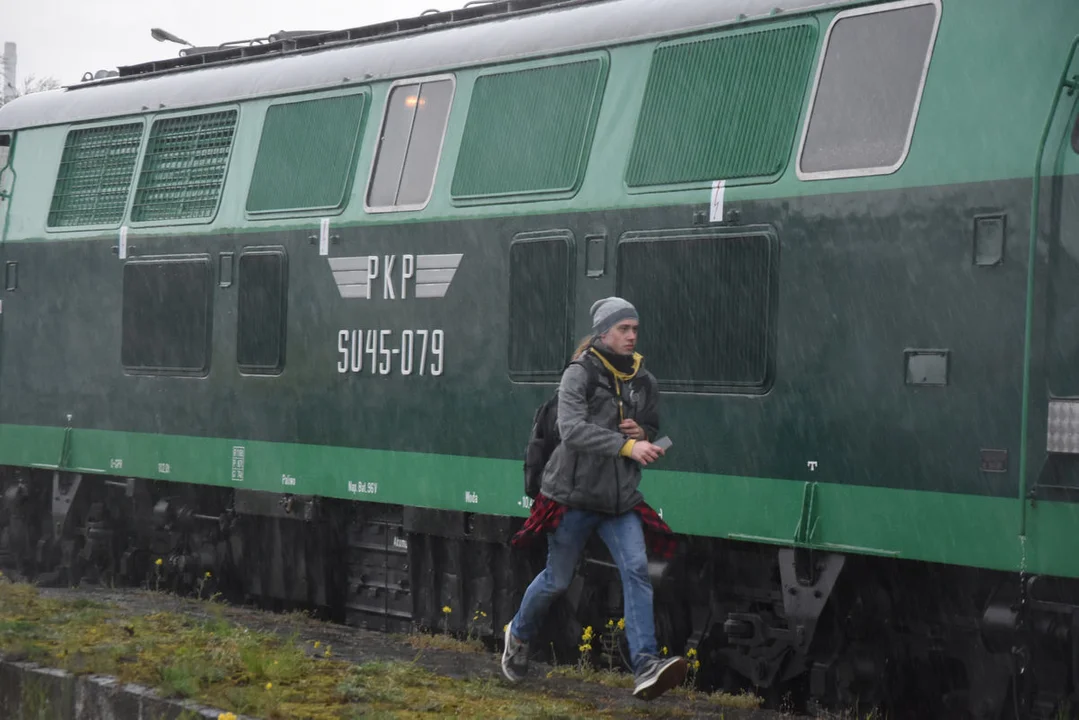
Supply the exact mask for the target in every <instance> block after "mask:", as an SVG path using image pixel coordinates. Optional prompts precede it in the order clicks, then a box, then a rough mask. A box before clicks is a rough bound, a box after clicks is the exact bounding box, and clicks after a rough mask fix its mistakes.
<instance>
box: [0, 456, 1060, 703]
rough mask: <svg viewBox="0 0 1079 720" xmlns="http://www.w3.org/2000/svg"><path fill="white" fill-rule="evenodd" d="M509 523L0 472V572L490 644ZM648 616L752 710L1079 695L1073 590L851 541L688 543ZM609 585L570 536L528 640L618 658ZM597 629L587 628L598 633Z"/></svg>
mask: <svg viewBox="0 0 1079 720" xmlns="http://www.w3.org/2000/svg"><path fill="white" fill-rule="evenodd" d="M519 524H520V521H519V520H517V519H516V518H504V517H495V516H486V515H476V514H469V513H461V512H451V511H441V510H431V509H424V508H408V507H405V508H402V507H400V506H392V505H382V504H375V503H358V502H349V501H343V500H333V499H325V498H317V497H310V496H300V495H288V494H274V493H261V492H254V491H245V490H233V489H231V488H215V487H208V486H202V485H186V484H182V483H175V482H161V481H149V480H140V479H129V478H122V477H103V476H101V475H86V474H79V473H71V472H65V471H58V470H54V469H25V468H3V469H2V471H0V569H3V570H4V572H6V573H8V574H9V575H15V576H17V577H22V578H25V579H27V580H29V581H31V582H35V583H37V584H40V585H75V584H80V583H84V584H85V583H90V584H102V585H110V586H112V585H116V586H143V587H148V588H151V589H159V590H169V591H172V592H177V593H183V594H197V595H199V596H200V597H203V598H208V597H211V596H213V595H215V594H219V595H220V596H221V597H222V598H223V599H226V600H228V601H231V602H250V603H256V604H258V605H260V606H263V607H266V608H269V609H274V610H286V609H299V608H303V609H308V610H312V611H315V612H316V613H318V614H319V615H320V616H322V617H325V618H326V619H330V620H333V621H337V622H342V623H347V624H349V625H353V626H357V627H364V628H368V629H374V630H380V631H391V632H409V631H415V630H419V631H435V632H448V633H452V634H455V635H457V636H459V637H473V638H479V639H480V640H482V641H484V642H485V643H486V644H487V645H488V646H489V647H490V648H491V649H494V648H495V647H496V646H498V644H499V643H500V642H501V637H502V628H503V627H504V625H505V623H507V622H509V620H510V618H511V617H512V615H513V613H514V612H515V610H516V608H517V605H518V604H519V602H520V598H521V595H522V594H523V592H524V589H525V588H526V587H527V584H528V583H529V582H530V581H531V579H532V578H533V577H534V576H535V574H536V573H537V572H539V570H540V569H541V568H542V567H543V564H544V559H545V552H546V547H545V546H544V544H543V543H538V544H537V545H536V546H535V547H533V548H531V549H529V550H527V551H522V550H516V549H511V548H510V547H509V544H508V540H509V538H510V536H511V535H512V533H513V532H514V531H515V530H516V528H517V527H518V526H519ZM650 569H651V571H652V579H653V588H654V590H655V613H656V629H657V634H658V639H659V642H660V645H661V646H663V647H666V648H667V650H668V652H670V653H682V654H684V653H685V652H686V651H687V650H688V649H689V648H696V649H697V652H698V658H699V660H700V661H701V666H700V670H699V672H697V673H696V674H695V678H694V680H695V684H696V685H697V686H698V687H699V688H700V689H704V690H709V691H712V690H725V691H728V692H737V691H740V690H747V691H750V692H753V693H755V694H757V695H759V696H761V697H763V698H764V699H765V700H766V703H767V705H768V706H772V707H793V708H804V709H811V710H812V709H818V708H819V709H839V708H847V709H849V708H858V709H860V710H869V709H871V708H880V709H882V710H887V711H890V716H892V717H964V716H966V717H971V718H999V717H1030V718H1042V717H1045V718H1048V717H1061V716H1070V715H1068V713H1069V712H1071V711H1070V708H1073V707H1079V704H1077V703H1076V697H1077V696H1076V690H1077V688H1079V676H1077V673H1079V583H1075V582H1072V581H1062V580H1059V579H1049V578H1038V577H1025V576H1024V577H1020V576H1019V575H1008V574H1004V573H989V572H985V571H979V570H974V569H963V568H953V567H946V566H931V565H928V564H925V563H916V562H912V561H903V560H897V559H893V558H876V557H871V556H862V555H842V554H837V553H831V552H818V551H814V550H812V549H809V548H804V547H797V548H791V547H780V548H777V547H772V546H767V545H754V544H749V543H730V542H724V541H720V540H714V539H708V538H687V539H685V542H684V543H683V544H682V547H681V548H680V551H679V554H678V555H677V556H676V558H675V559H674V560H673V561H671V562H669V563H665V564H660V563H653V565H652V567H651V568H650ZM621 602H622V599H621V583H620V580H619V577H618V573H617V569H616V568H615V566H614V564H613V563H612V562H611V559H610V557H609V555H608V554H607V551H606V548H605V547H604V546H603V544H602V543H601V542H600V541H598V540H597V539H593V540H592V541H590V543H589V545H588V546H587V547H586V551H585V554H584V555H583V557H582V559H581V562H580V564H579V567H578V573H577V576H576V577H575V579H574V581H573V583H572V584H571V586H570V588H569V590H568V591H567V593H566V595H565V596H564V597H563V598H561V599H560V600H559V601H557V602H556V603H555V605H554V606H553V607H552V610H551V612H550V614H549V616H548V619H547V622H546V624H545V627H544V629H543V633H544V637H543V639H542V641H539V642H535V643H533V647H534V648H535V657H536V659H538V660H545V661H548V662H559V663H572V662H576V660H577V658H578V652H579V651H578V646H579V645H580V644H581V634H582V630H583V628H584V627H586V626H589V625H590V626H592V627H593V628H594V633H595V636H596V638H597V640H594V641H593V643H592V645H593V650H592V658H591V660H592V662H593V664H594V665H596V666H599V667H615V668H623V669H625V668H627V667H628V661H627V655H628V651H627V648H626V644H625V640H624V636H623V635H621V634H620V633H617V632H615V630H614V628H617V625H616V623H617V619H618V618H619V617H621V614H622V610H621ZM600 637H602V638H603V639H602V640H600V639H599V638H600Z"/></svg>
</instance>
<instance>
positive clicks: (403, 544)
mask: <svg viewBox="0 0 1079 720" xmlns="http://www.w3.org/2000/svg"><path fill="white" fill-rule="evenodd" d="M393 546H394V547H395V548H401V549H402V550H408V540H405V539H404V538H399V537H394V538H393Z"/></svg>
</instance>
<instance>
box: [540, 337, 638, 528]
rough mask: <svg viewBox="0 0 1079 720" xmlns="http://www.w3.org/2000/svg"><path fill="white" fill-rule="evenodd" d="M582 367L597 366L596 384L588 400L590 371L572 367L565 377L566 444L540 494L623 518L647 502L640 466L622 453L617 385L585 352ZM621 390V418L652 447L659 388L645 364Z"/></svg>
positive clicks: (562, 429) (561, 391) (561, 418)
mask: <svg viewBox="0 0 1079 720" xmlns="http://www.w3.org/2000/svg"><path fill="white" fill-rule="evenodd" d="M581 362H586V363H590V364H591V365H592V367H591V370H592V373H591V374H592V377H593V378H595V380H596V381H597V383H598V384H597V385H596V386H595V388H594V390H593V392H592V393H591V398H590V399H588V398H587V395H588V393H587V390H588V383H589V370H588V369H586V368H584V367H582V366H581V365H580V364H578V363H573V364H571V365H570V366H569V367H567V368H566V370H565V372H564V373H562V382H561V383H560V384H559V386H558V432H559V434H560V435H561V437H562V442H561V443H560V444H559V445H558V447H556V448H555V450H554V453H553V454H552V455H551V459H550V460H549V461H548V463H547V467H546V468H545V469H544V472H543V482H542V485H541V486H540V492H542V493H543V494H544V495H546V496H547V497H549V498H551V499H552V500H554V501H555V502H558V503H561V504H563V505H567V506H569V507H573V508H580V509H584V510H594V511H597V512H603V513H610V514H621V513H624V512H626V511H627V510H630V509H632V508H633V506H635V505H636V504H637V503H639V502H641V501H642V500H643V499H644V497H643V496H642V495H641V493H640V491H639V490H638V489H637V486H638V485H639V484H640V482H641V466H640V464H638V463H637V462H636V461H635V460H632V459H630V458H628V457H623V456H621V455H620V454H619V453H620V451H621V450H622V446H623V445H624V444H625V442H626V440H627V437H626V436H625V435H623V434H622V433H621V431H619V429H618V424H619V423H620V422H621V419H622V418H620V416H619V403H618V397H617V395H616V392H615V380H614V377H613V376H612V375H611V373H610V372H609V371H608V370H607V368H606V367H604V365H603V363H602V361H600V359H599V358H597V357H595V356H594V355H593V354H592V353H591V352H586V353H585V354H584V356H583V357H582V358H581ZM619 384H620V385H621V398H622V412H623V414H624V417H625V418H626V419H633V420H636V421H637V424H638V425H640V426H641V428H642V429H643V430H644V432H645V436H646V437H647V439H648V440H649V441H654V440H655V439H656V436H657V433H658V432H659V386H658V384H657V383H656V379H655V378H654V377H653V376H652V374H651V373H649V372H648V371H647V370H645V369H644V367H643V363H642V367H640V368H639V369H638V371H637V374H636V375H634V376H633V378H632V379H630V380H629V381H628V382H626V383H619Z"/></svg>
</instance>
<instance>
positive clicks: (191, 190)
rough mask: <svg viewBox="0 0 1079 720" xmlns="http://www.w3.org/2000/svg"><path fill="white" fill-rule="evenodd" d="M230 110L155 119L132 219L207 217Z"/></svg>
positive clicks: (223, 162)
mask: <svg viewBox="0 0 1079 720" xmlns="http://www.w3.org/2000/svg"><path fill="white" fill-rule="evenodd" d="M236 116H237V112H236V111H235V110H225V111H222V112H212V113H205V114H203V115H184V116H180V117H167V118H161V119H159V120H154V124H153V126H152V127H151V128H150V139H149V141H148V142H147V144H146V154H145V155H144V156H143V158H142V168H141V170H140V172H139V184H138V187H137V188H136V190H135V202H134V204H133V205H132V208H131V220H132V222H150V221H155V220H210V219H212V218H213V216H214V214H215V213H216V212H217V201H218V198H219V197H220V196H221V187H222V186H223V185H224V184H225V171H226V170H227V169H228V162H229V154H230V152H231V151H232V136H233V133H234V132H235V130H236Z"/></svg>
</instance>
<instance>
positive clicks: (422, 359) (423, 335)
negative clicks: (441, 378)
mask: <svg viewBox="0 0 1079 720" xmlns="http://www.w3.org/2000/svg"><path fill="white" fill-rule="evenodd" d="M416 334H417V335H419V336H420V337H421V338H422V339H423V346H422V347H420V375H423V368H424V366H425V365H426V364H427V331H426V330H417V331H416Z"/></svg>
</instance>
